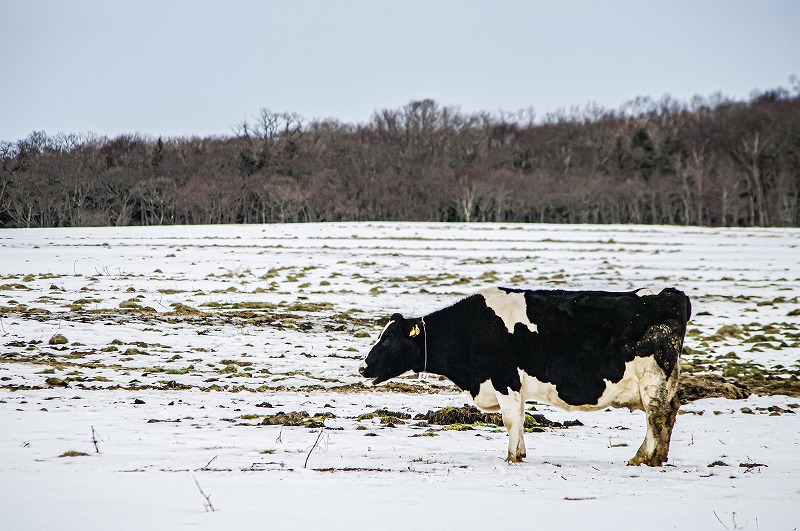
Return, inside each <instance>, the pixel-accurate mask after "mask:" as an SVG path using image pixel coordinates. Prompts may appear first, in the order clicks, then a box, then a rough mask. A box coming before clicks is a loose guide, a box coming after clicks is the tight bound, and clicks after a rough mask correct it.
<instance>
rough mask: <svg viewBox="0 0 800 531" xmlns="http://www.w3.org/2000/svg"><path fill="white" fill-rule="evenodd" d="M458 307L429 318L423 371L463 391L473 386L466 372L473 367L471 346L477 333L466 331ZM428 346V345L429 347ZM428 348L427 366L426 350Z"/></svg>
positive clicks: (427, 317) (438, 312) (430, 315)
mask: <svg viewBox="0 0 800 531" xmlns="http://www.w3.org/2000/svg"><path fill="white" fill-rule="evenodd" d="M457 306H458V304H456V305H453V306H450V307H449V308H445V309H443V310H439V311H437V312H434V313H432V314H429V315H426V316H425V317H424V320H425V331H424V337H421V338H420V339H421V341H420V344H419V346H420V351H421V354H422V356H421V358H420V364H419V368H415V370H422V369H423V367H424V368H425V371H426V372H429V373H433V374H438V375H441V376H444V377H446V378H449V379H450V380H452V381H453V383H454V384H456V385H457V386H459V387H460V388H462V389H469V388H470V382H469V380H468V373H467V371H466V370H465V369H466V368H468V367H469V345H470V343H471V341H472V334H473V333H474V330H471V329H468V328H467V329H465V328H463V323H462V322H461V319H458V309H457V308H456V307H457ZM426 343H427V345H426ZM426 348H427V366H425V350H426Z"/></svg>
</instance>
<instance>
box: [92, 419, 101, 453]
mask: <svg viewBox="0 0 800 531" xmlns="http://www.w3.org/2000/svg"><path fill="white" fill-rule="evenodd" d="M91 428H92V443H93V444H94V451H95V452H97V453H98V454H99V453H100V448H99V447H98V446H97V433H96V432H95V431H94V426H92V427H91Z"/></svg>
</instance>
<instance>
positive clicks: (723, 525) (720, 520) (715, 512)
mask: <svg viewBox="0 0 800 531" xmlns="http://www.w3.org/2000/svg"><path fill="white" fill-rule="evenodd" d="M711 512H712V513H714V516H716V517H717V521H718V522H719V523H720V525H721V526H722V527H724V528H725V529H728V526H726V525H725V524H723V523H722V519H720V517H719V515H718V514H717V511H711Z"/></svg>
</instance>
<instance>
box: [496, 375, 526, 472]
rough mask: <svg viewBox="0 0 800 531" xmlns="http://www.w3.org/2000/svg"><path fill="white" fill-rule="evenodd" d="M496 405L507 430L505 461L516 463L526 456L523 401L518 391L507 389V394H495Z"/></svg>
mask: <svg viewBox="0 0 800 531" xmlns="http://www.w3.org/2000/svg"><path fill="white" fill-rule="evenodd" d="M496 396H497V403H498V404H499V405H500V411H501V412H502V414H503V425H504V426H505V427H506V430H508V456H507V457H506V461H508V462H509V463H517V462H519V461H522V459H523V458H524V457H525V456H526V455H527V454H526V451H525V401H524V400H522V395H520V393H519V391H512V390H511V389H508V393H507V394H503V393H501V392H499V391H498V392H496Z"/></svg>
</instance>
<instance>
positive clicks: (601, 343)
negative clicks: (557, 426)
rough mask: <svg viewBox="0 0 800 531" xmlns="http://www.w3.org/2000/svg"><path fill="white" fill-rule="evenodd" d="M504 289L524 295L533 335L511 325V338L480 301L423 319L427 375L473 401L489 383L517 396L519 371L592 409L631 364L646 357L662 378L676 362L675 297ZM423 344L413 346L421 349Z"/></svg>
mask: <svg viewBox="0 0 800 531" xmlns="http://www.w3.org/2000/svg"><path fill="white" fill-rule="evenodd" d="M502 289H503V291H504V292H505V293H522V294H524V298H525V303H526V309H527V317H528V319H529V320H530V322H531V323H534V324H535V325H536V327H537V331H536V332H533V331H531V330H530V329H529V328H528V327H527V326H525V324H524V323H517V324H516V325H515V326H514V332H513V333H509V330H508V328H507V327H506V325H505V324H504V322H503V320H502V319H501V318H500V317H499V316H498V315H496V314H495V312H494V310H493V309H492V308H491V307H489V306H487V304H486V299H485V298H484V297H483V296H482V295H480V294H478V295H473V296H471V297H468V298H466V299H464V300H462V301H460V302H458V303H456V304H454V305H453V306H450V307H449V308H445V309H443V310H440V311H438V312H434V313H432V314H430V315H428V316H426V317H425V322H426V326H427V336H428V350H429V354H428V370H430V371H431V372H435V373H438V374H442V375H444V376H447V377H448V378H450V379H451V380H452V381H453V382H454V383H455V384H456V385H458V386H459V387H461V388H462V389H465V390H468V391H469V392H470V393H471V394H472V396H473V397H475V396H477V394H478V391H479V388H480V385H481V383H483V382H485V381H487V380H491V382H492V386H493V387H494V388H495V389H496V390H497V391H499V392H501V393H507V392H508V390H509V389H511V390H512V391H519V390H520V387H521V382H520V377H519V372H518V369H522V370H524V371H525V372H526V373H527V374H528V375H530V376H533V377H535V378H536V379H538V380H540V381H542V382H546V383H551V384H553V385H554V386H555V387H556V390H557V392H558V395H559V398H560V399H561V400H563V401H564V402H566V403H567V404H570V405H573V406H581V405H589V404H597V402H598V398H599V397H600V396H601V395H602V394H603V392H604V390H605V388H606V380H608V381H610V382H619V381H620V380H621V379H622V377H623V374H624V373H625V364H626V363H627V362H629V361H631V360H633V359H634V358H635V357H637V356H638V357H648V356H652V357H653V358H654V359H655V361H656V363H657V364H658V366H659V367H661V369H662V370H663V371H664V373H665V375H666V376H667V378H669V376H670V375H671V374H672V372H673V370H674V368H675V366H676V364H677V363H678V356H679V354H680V349H681V346H682V341H683V337H684V334H685V332H686V321H687V320H688V318H689V316H690V313H691V309H690V305H689V300H688V298H687V297H686V296H685V295H684V294H683V293H682V292H680V291H678V290H675V289H671V288H669V289H665V290H663V291H661V292H660V293H659V294H657V295H646V296H639V295H637V294H636V292H625V293H611V292H599V291H544V290H541V291H530V290H517V289H508V288H502ZM422 340H423V338H421V337H420V338H418V339H417V341H418V342H419V343H418V344H419V345H420V346H421V345H422V343H421V341H422ZM420 352H422V350H421V349H420ZM415 365H417V364H415ZM412 368H413V369H414V370H421V368H420V367H417V366H414V367H412Z"/></svg>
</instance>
